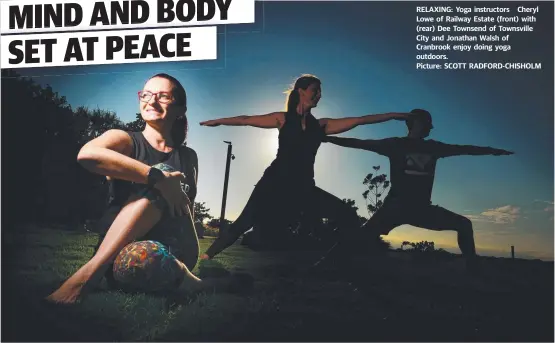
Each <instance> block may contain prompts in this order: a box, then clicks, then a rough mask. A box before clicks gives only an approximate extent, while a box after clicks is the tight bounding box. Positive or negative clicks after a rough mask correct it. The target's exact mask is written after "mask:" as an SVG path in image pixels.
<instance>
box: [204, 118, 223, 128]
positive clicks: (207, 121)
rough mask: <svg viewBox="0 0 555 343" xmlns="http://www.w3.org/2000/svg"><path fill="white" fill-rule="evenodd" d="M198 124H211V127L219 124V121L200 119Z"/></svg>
mask: <svg viewBox="0 0 555 343" xmlns="http://www.w3.org/2000/svg"><path fill="white" fill-rule="evenodd" d="M200 125H202V126H212V127H214V126H219V125H220V123H219V122H218V120H217V119H214V120H206V121H201V122H200Z"/></svg>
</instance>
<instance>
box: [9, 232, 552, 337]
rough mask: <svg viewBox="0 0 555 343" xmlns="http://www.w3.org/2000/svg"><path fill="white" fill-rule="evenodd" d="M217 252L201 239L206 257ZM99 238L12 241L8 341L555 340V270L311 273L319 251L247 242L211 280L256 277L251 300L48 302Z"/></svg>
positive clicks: (110, 297)
mask: <svg viewBox="0 0 555 343" xmlns="http://www.w3.org/2000/svg"><path fill="white" fill-rule="evenodd" d="M210 242H211V239H210V238H205V239H202V240H201V245H202V247H201V250H204V249H205V248H206V247H207V246H208V245H209V244H210ZM95 243H96V235H95V234H92V233H83V232H79V233H78V232H68V231H62V230H51V229H27V230H23V231H18V232H17V233H10V234H8V233H6V232H4V233H3V239H2V340H3V341H153V340H154V341H553V338H554V337H553V328H554V326H553V319H554V318H553V308H554V307H553V305H554V298H553V290H554V287H553V262H541V261H527V260H514V261H513V260H509V259H496V258H488V259H484V261H483V263H484V268H485V274H484V275H482V276H480V277H470V276H468V275H466V273H465V271H464V265H463V264H462V261H461V259H460V258H451V259H435V258H425V256H424V257H420V258H417V256H413V255H411V254H407V253H403V252H393V251H392V252H391V253H389V254H388V255H387V256H382V257H374V258H360V259H358V260H356V261H355V262H353V263H352V264H351V265H347V266H341V270H339V272H338V273H336V272H331V271H330V272H326V273H320V274H319V275H312V274H307V273H306V268H305V267H306V266H308V265H309V264H310V263H312V262H314V260H315V258H316V257H317V254H316V253H314V252H279V253H277V252H272V253H270V252H253V251H251V250H249V249H246V248H245V247H243V246H240V245H238V244H236V245H234V246H232V247H231V248H229V249H228V250H227V251H225V252H224V253H222V254H221V256H218V257H217V258H216V259H214V260H212V261H208V262H204V261H203V262H202V263H201V264H200V265H197V267H196V268H195V271H194V272H195V273H197V274H200V275H201V276H203V275H208V274H214V273H218V272H223V271H225V270H227V271H234V270H241V271H245V272H248V273H251V274H252V275H253V276H254V277H255V279H256V282H255V289H254V291H252V292H250V293H248V294H242V295H231V294H201V295H199V296H196V297H194V298H192V299H189V300H187V301H186V302H184V303H182V304H179V305H173V306H170V304H169V303H168V302H167V301H166V299H165V298H162V297H155V296H152V295H142V294H139V295H131V294H124V293H119V292H110V291H105V290H98V291H97V292H95V293H94V294H92V295H91V296H89V297H88V298H86V299H85V301H83V302H82V303H81V304H79V305H76V306H73V307H70V308H66V307H58V306H52V305H47V304H45V303H43V302H42V299H43V298H44V297H45V296H46V295H48V294H49V293H50V292H51V291H53V290H54V289H55V288H56V287H57V286H58V285H59V284H60V283H61V282H62V281H63V280H64V279H65V278H67V277H68V276H69V275H70V274H71V273H73V272H74V271H75V270H76V269H77V268H78V267H79V266H80V265H82V264H83V263H84V262H86V260H87V259H88V258H89V257H90V255H91V253H92V251H93V247H94V244H95Z"/></svg>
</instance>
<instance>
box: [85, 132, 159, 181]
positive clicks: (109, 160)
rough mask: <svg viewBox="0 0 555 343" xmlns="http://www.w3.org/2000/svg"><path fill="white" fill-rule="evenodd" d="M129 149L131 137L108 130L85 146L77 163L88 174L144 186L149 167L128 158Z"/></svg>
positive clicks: (130, 147) (124, 133)
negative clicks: (88, 172) (91, 173)
mask: <svg viewBox="0 0 555 343" xmlns="http://www.w3.org/2000/svg"><path fill="white" fill-rule="evenodd" d="M131 149H132V141H131V137H129V135H128V134H127V133H126V132H124V131H122V130H108V131H106V132H105V133H103V134H102V135H101V136H99V137H97V138H95V139H93V140H92V141H90V142H88V143H87V144H85V145H84V146H83V147H82V148H81V150H80V151H79V154H78V155H77V161H78V162H79V163H80V164H81V165H82V166H83V167H84V168H85V169H87V170H88V171H90V172H93V173H96V174H100V175H105V176H107V177H109V178H112V179H121V180H126V181H132V182H137V183H144V184H146V183H147V182H148V180H147V175H148V172H149V170H150V166H148V165H146V164H144V163H142V162H139V161H137V160H135V159H133V158H131V157H129V156H130V155H131Z"/></svg>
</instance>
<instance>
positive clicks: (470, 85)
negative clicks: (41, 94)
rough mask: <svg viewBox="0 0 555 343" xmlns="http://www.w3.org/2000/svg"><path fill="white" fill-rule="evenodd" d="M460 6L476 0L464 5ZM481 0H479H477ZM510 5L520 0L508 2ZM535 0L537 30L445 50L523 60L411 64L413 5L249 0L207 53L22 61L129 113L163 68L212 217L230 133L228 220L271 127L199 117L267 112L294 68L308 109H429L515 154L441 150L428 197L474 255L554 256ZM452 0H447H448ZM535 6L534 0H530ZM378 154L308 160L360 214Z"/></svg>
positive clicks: (549, 148)
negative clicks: (499, 44)
mask: <svg viewBox="0 0 555 343" xmlns="http://www.w3.org/2000/svg"><path fill="white" fill-rule="evenodd" d="M463 4H464V5H465V6H470V5H472V3H469V2H464V3H463ZM480 4H481V6H485V5H484V3H480ZM507 4H508V6H509V7H511V8H516V6H517V5H519V4H520V3H512V2H509V3H505V5H503V6H507ZM535 4H536V5H539V6H540V13H538V15H537V19H538V22H537V24H535V31H534V32H533V33H513V34H511V39H510V43H511V44H512V45H513V48H512V50H511V51H510V52H506V53H485V52H476V53H465V54H464V55H462V54H459V55H456V54H452V55H450V56H452V59H454V58H460V59H463V60H467V61H475V60H482V61H488V60H500V61H508V60H518V61H525V62H542V69H541V70H535V71H534V70H528V71H522V70H521V71H493V70H492V71H483V70H482V71H471V70H466V71H464V70H463V71H449V70H443V71H424V70H416V69H415V64H416V59H415V55H416V50H415V44H416V41H415V37H416V31H415V26H416V24H415V17H416V11H415V7H416V5H419V6H421V5H422V4H420V3H418V4H417V3H414V2H389V3H385V2H345V3H343V2H264V3H262V2H258V3H257V11H256V23H254V24H252V25H251V24H249V25H235V26H233V25H230V26H227V27H220V28H219V35H218V55H219V58H218V60H216V61H199V62H181V63H136V64H128V65H103V66H87V67H64V68H48V69H44V68H35V69H22V70H20V71H19V72H20V73H22V74H23V75H28V76H34V77H35V80H36V81H37V82H39V83H41V84H50V85H51V86H52V87H53V88H54V90H55V91H58V92H59V93H60V94H61V95H65V96H66V97H67V99H68V101H69V103H70V104H72V106H74V107H77V106H80V105H85V106H88V107H90V108H96V107H98V108H102V109H107V110H111V111H114V112H116V114H117V115H118V116H119V117H120V118H121V119H122V120H124V121H130V120H133V119H134V117H135V113H137V112H138V102H137V99H136V92H137V91H138V90H140V89H141V88H142V86H143V84H144V82H145V80H146V79H147V78H148V77H149V76H151V75H153V74H156V73H158V72H166V73H169V74H171V75H173V76H175V77H176V78H177V79H179V80H180V81H181V82H182V84H183V85H184V87H185V88H186V89H187V92H188V96H189V106H188V107H189V110H188V117H189V121H190V125H191V126H190V135H189V145H190V146H191V147H193V148H194V149H195V150H196V151H197V153H198V155H199V163H200V167H199V170H200V177H199V193H198V199H197V200H198V201H201V202H206V203H207V205H208V207H209V208H211V210H212V211H211V212H212V214H213V215H215V216H219V212H220V206H221V196H222V187H223V180H224V170H225V157H226V149H227V148H226V145H225V144H224V143H223V140H230V141H232V142H233V152H234V154H235V155H236V157H237V158H236V159H235V160H234V161H233V162H232V166H231V174H230V184H229V191H228V201H227V218H228V219H234V218H236V216H237V215H238V214H239V213H240V211H241V210H242V208H243V206H244V205H245V203H246V201H247V199H248V197H249V195H250V193H251V191H252V190H253V187H254V185H255V183H256V182H257V181H258V180H259V178H260V177H261V176H262V173H263V172H264V169H265V168H266V167H267V166H268V165H269V164H270V163H271V161H272V160H273V158H274V157H275V153H276V149H277V130H263V129H256V128H247V127H217V128H207V127H201V126H200V125H198V123H199V122H200V121H203V120H207V119H212V118H218V117H226V116H235V115H241V114H248V115H252V114H263V113H268V112H273V111H277V110H281V109H283V107H284V100H285V94H284V93H283V92H284V91H285V90H286V89H287V87H288V85H289V84H290V83H291V82H292V81H294V79H295V77H297V76H299V75H300V74H302V73H311V74H315V75H317V76H318V77H319V78H321V80H322V82H323V83H322V100H321V101H320V103H319V105H318V107H317V108H315V109H314V110H313V114H314V115H315V116H316V117H317V118H321V117H333V118H338V117H343V116H359V115H364V114H369V113H382V112H392V111H410V110H411V109H413V108H424V109H427V110H429V111H430V112H431V113H432V116H433V119H434V126H435V129H434V130H433V131H432V134H431V136H430V138H433V139H436V140H440V141H443V142H446V143H454V144H473V145H481V146H493V147H497V148H503V149H507V150H512V151H515V152H516V154H515V155H513V156H500V157H495V156H479V157H476V156H461V157H452V158H447V159H444V160H440V161H439V163H438V168H437V173H436V182H435V186H434V192H433V196H432V201H433V202H434V203H436V204H440V205H442V206H444V207H446V208H448V209H450V210H453V211H455V212H457V213H460V214H463V215H467V216H469V217H470V218H472V220H473V223H474V227H475V231H476V233H475V237H476V241H477V246H478V253H479V254H484V255H496V256H509V252H510V246H511V245H515V246H516V252H517V255H518V254H520V255H519V256H520V257H540V258H543V259H553V189H554V185H553V176H554V174H553V165H554V161H553V156H554V152H553V142H554V138H553V127H554V122H553V113H554V108H553V103H554V101H553V74H554V73H553V16H552V13H553V2H543V3H535ZM449 5H451V6H455V5H456V4H455V3H450V4H449ZM527 5H528V6H530V7H531V6H533V3H527ZM405 134H406V127H405V125H404V123H402V122H397V121H395V122H388V123H384V124H376V125H367V126H364V127H358V128H356V129H354V130H352V131H350V132H347V133H344V134H342V136H344V137H357V138H363V139H364V138H376V139H377V138H386V137H391V136H403V135H405ZM374 165H380V166H381V167H382V169H381V170H382V171H383V172H385V173H388V174H389V165H388V162H387V159H385V158H383V157H381V156H379V155H376V154H374V153H370V152H365V151H358V150H354V149H346V148H341V147H337V146H333V145H329V144H324V145H323V146H322V147H321V148H320V151H319V153H318V156H317V159H316V165H315V170H316V176H315V178H316V183H317V185H318V186H319V187H321V188H323V189H325V190H327V191H328V192H331V193H333V194H335V195H336V196H338V197H340V198H351V199H354V200H355V201H356V204H357V205H358V207H359V208H360V210H359V213H360V214H362V215H366V216H367V215H368V214H367V213H366V211H365V210H364V208H365V203H364V199H363V198H362V195H361V194H362V192H363V191H364V186H363V185H362V180H363V179H364V177H365V176H366V174H368V173H369V172H371V171H372V166H374ZM386 238H387V239H390V240H391V241H392V242H393V244H394V246H399V245H400V241H402V240H411V241H420V240H434V241H435V242H436V246H439V247H443V248H446V249H448V250H451V251H458V249H456V248H455V247H456V235H455V233H453V232H442V233H438V232H432V231H426V230H422V229H418V228H414V227H410V226H403V227H400V228H399V229H397V230H394V231H393V232H392V233H390V235H389V236H387V237H386Z"/></svg>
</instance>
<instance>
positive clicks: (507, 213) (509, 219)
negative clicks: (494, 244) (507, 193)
mask: <svg viewBox="0 0 555 343" xmlns="http://www.w3.org/2000/svg"><path fill="white" fill-rule="evenodd" d="M519 215H520V207H515V206H511V205H506V206H502V207H498V208H492V209H489V210H486V211H484V212H482V213H480V214H479V215H467V216H466V217H467V218H468V219H470V220H473V221H479V222H487V223H495V224H509V223H514V222H515V221H516V220H517V219H518V218H519Z"/></svg>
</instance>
